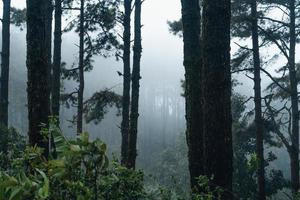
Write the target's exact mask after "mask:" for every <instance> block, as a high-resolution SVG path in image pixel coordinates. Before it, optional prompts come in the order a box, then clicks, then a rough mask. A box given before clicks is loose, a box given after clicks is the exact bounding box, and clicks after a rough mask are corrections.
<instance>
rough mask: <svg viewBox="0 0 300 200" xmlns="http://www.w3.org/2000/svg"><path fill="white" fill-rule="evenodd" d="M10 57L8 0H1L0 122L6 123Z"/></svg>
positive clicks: (5, 124)
mask: <svg viewBox="0 0 300 200" xmlns="http://www.w3.org/2000/svg"><path fill="white" fill-rule="evenodd" d="M9 59H10V0H3V18H2V52H1V78H0V124H2V125H4V126H7V125H8V83H9Z"/></svg>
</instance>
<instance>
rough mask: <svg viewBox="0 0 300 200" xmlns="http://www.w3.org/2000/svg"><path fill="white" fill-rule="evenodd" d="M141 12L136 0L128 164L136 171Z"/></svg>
mask: <svg viewBox="0 0 300 200" xmlns="http://www.w3.org/2000/svg"><path fill="white" fill-rule="evenodd" d="M141 10H142V1H141V0H135V16H134V46H133V67H132V91H131V112H130V130H129V146H128V162H127V167H128V168H132V169H135V163H136V157H137V134H138V117H139V94H140V79H141V75H140V67H141V56H142V35H141V27H142V24H141Z"/></svg>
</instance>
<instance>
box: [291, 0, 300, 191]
mask: <svg viewBox="0 0 300 200" xmlns="http://www.w3.org/2000/svg"><path fill="white" fill-rule="evenodd" d="M289 8H290V51H289V63H288V66H289V75H290V86H291V105H292V138H291V141H292V149H291V150H292V151H291V164H290V165H291V182H292V190H293V193H294V194H295V193H296V192H298V190H299V106H298V89H297V85H298V80H297V75H296V73H297V72H296V66H295V48H296V30H295V19H296V15H295V0H290V3H289Z"/></svg>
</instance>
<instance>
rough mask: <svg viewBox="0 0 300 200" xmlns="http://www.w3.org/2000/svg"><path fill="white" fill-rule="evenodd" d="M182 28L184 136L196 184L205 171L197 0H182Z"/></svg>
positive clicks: (199, 17)
mask: <svg viewBox="0 0 300 200" xmlns="http://www.w3.org/2000/svg"><path fill="white" fill-rule="evenodd" d="M181 6H182V27H183V42H184V62H183V64H184V67H185V72H186V73H185V99H186V121H187V131H186V138H187V144H188V158H189V171H190V177H191V187H192V189H195V187H197V178H198V177H199V176H200V175H203V174H204V171H203V167H204V162H203V161H204V160H203V128H202V109H201V103H202V102H201V99H202V91H201V79H202V78H201V64H202V59H201V47H202V46H201V42H200V32H201V25H200V24H201V16H200V4H199V0H193V1H190V0H182V1H181Z"/></svg>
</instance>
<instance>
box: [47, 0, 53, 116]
mask: <svg viewBox="0 0 300 200" xmlns="http://www.w3.org/2000/svg"><path fill="white" fill-rule="evenodd" d="M45 6H46V19H45V21H46V32H45V34H46V42H47V44H46V45H47V46H46V49H47V64H48V81H49V84H48V85H49V86H50V96H51V79H52V75H51V73H52V14H53V5H52V0H50V1H47V4H46V5H45ZM50 100H51V98H50ZM50 105H51V101H50ZM50 113H51V106H50Z"/></svg>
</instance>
